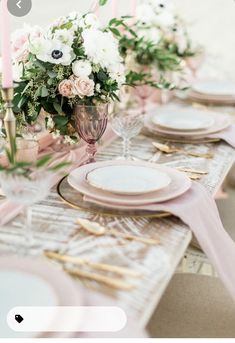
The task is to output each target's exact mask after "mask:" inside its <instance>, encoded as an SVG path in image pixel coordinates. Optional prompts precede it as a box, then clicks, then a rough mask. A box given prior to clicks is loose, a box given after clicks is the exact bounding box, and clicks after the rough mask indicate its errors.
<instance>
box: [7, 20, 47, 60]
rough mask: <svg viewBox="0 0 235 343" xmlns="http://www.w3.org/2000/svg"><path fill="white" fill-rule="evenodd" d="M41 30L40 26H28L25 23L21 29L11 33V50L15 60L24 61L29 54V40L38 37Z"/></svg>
mask: <svg viewBox="0 0 235 343" xmlns="http://www.w3.org/2000/svg"><path fill="white" fill-rule="evenodd" d="M41 34H42V31H41V29H40V27H37V26H34V27H30V26H28V25H25V26H24V27H23V28H22V29H20V30H17V31H15V32H14V33H13V34H12V52H13V58H14V61H16V62H26V61H27V58H28V55H29V45H30V40H31V41H32V40H33V39H34V38H37V37H40V36H41Z"/></svg>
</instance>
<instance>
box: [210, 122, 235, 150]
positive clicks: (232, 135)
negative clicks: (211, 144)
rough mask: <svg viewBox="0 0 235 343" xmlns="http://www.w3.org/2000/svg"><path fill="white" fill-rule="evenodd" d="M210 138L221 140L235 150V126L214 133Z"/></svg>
mask: <svg viewBox="0 0 235 343" xmlns="http://www.w3.org/2000/svg"><path fill="white" fill-rule="evenodd" d="M208 138H220V139H222V140H223V141H225V142H226V143H228V144H229V145H231V146H232V147H233V148H235V125H230V126H229V127H228V128H227V129H225V130H223V131H220V132H216V133H213V134H211V135H209V136H208Z"/></svg>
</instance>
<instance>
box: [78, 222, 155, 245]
mask: <svg viewBox="0 0 235 343" xmlns="http://www.w3.org/2000/svg"><path fill="white" fill-rule="evenodd" d="M77 223H78V224H79V225H81V227H82V228H83V229H84V230H86V231H87V232H89V233H90V234H92V235H95V236H103V235H110V236H114V237H121V238H124V239H127V240H130V241H137V242H141V243H145V244H148V245H158V244H160V240H157V239H152V238H144V237H139V236H134V235H129V234H126V233H122V232H120V231H117V230H114V229H106V228H105V227H104V226H101V225H100V224H99V223H95V222H92V221H90V220H87V219H81V218H79V219H77Z"/></svg>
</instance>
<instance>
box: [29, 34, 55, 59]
mask: <svg viewBox="0 0 235 343" xmlns="http://www.w3.org/2000/svg"><path fill="white" fill-rule="evenodd" d="M50 46H51V44H50V41H49V40H48V39H45V38H44V37H38V38H34V39H33V40H32V41H31V42H30V46H29V51H30V52H31V53H32V54H34V55H36V56H37V57H38V56H39V57H40V56H44V55H45V54H46V53H47V51H48V49H50ZM39 57H38V59H40V58H39Z"/></svg>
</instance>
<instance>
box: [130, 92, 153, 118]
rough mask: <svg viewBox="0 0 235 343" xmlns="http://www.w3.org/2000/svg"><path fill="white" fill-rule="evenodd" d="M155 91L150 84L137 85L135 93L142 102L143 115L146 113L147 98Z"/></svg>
mask: <svg viewBox="0 0 235 343" xmlns="http://www.w3.org/2000/svg"><path fill="white" fill-rule="evenodd" d="M153 92H154V88H153V87H151V86H149V85H142V86H136V87H135V93H136V95H137V96H138V98H139V99H140V102H141V107H142V115H143V116H144V115H145V114H146V105H147V100H148V99H149V98H150V97H151V95H152V94H153Z"/></svg>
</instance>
